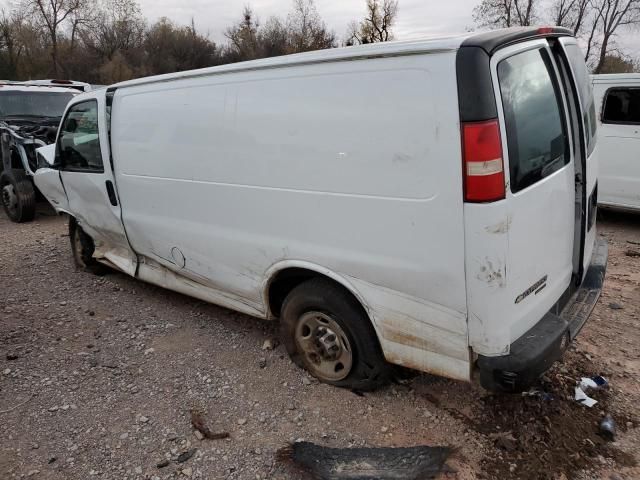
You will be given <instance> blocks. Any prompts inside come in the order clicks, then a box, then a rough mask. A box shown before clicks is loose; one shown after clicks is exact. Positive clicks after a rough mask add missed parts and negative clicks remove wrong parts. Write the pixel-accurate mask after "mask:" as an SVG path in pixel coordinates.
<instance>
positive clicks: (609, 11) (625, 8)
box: [594, 0, 640, 73]
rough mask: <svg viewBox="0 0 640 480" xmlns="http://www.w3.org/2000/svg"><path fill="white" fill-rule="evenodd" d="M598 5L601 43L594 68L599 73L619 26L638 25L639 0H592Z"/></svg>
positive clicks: (639, 17) (639, 23)
mask: <svg viewBox="0 0 640 480" xmlns="http://www.w3.org/2000/svg"><path fill="white" fill-rule="evenodd" d="M594 1H595V4H596V5H598V7H596V8H598V18H599V21H600V29H601V30H600V32H599V33H600V35H601V37H602V43H601V46H600V55H599V57H598V63H597V64H596V68H595V70H594V72H595V73H601V71H602V69H603V68H604V66H605V62H606V59H607V54H608V53H609V49H610V47H611V44H612V42H613V39H614V37H615V35H616V33H617V32H618V30H619V28H620V27H625V26H637V25H640V0H594Z"/></svg>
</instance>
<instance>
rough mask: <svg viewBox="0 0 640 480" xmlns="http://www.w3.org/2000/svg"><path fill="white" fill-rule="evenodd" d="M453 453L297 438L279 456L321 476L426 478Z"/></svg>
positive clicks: (329, 479)
mask: <svg viewBox="0 0 640 480" xmlns="http://www.w3.org/2000/svg"><path fill="white" fill-rule="evenodd" d="M450 453H451V449H450V448H447V447H406V448H327V447H322V446H319V445H314V444H313V443H310V442H297V443H294V444H292V445H289V446H288V447H285V448H283V449H282V450H280V451H279V452H278V458H279V459H280V460H281V461H283V462H289V463H293V464H294V465H295V466H296V467H297V468H299V469H300V470H303V471H305V472H307V473H309V474H310V475H311V476H312V477H313V478H316V479H318V480H342V479H349V480H374V479H376V480H396V479H398V480H400V479H402V480H426V479H430V478H434V477H435V476H436V475H438V474H439V473H440V472H441V471H442V469H443V467H444V462H445V461H446V460H447V458H448V456H449V454H450Z"/></svg>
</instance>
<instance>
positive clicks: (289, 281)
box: [262, 260, 377, 333]
mask: <svg viewBox="0 0 640 480" xmlns="http://www.w3.org/2000/svg"><path fill="white" fill-rule="evenodd" d="M265 277H266V279H267V280H266V282H265V283H264V285H263V289H262V292H263V301H264V305H265V306H266V313H267V317H268V318H278V317H279V316H280V309H281V307H282V303H283V302H284V299H285V298H286V296H287V295H288V294H289V292H291V290H293V289H294V288H295V287H297V286H298V285H300V284H301V283H303V282H305V281H307V280H311V279H312V278H325V279H327V280H329V281H331V282H332V283H334V284H336V285H337V286H339V287H340V288H341V289H342V290H344V291H345V293H347V294H348V295H349V296H351V297H353V299H354V300H355V301H356V302H357V303H358V304H359V305H360V307H361V308H362V310H363V312H364V313H365V315H366V316H367V318H368V319H369V322H371V325H372V326H373V328H374V330H376V333H377V329H376V326H375V322H374V321H373V317H372V315H371V310H370V308H369V306H368V304H367V301H366V300H365V298H364V297H363V296H362V294H361V293H360V292H358V290H357V289H356V288H355V287H354V286H353V284H352V283H351V282H350V281H349V280H348V279H347V278H345V277H344V276H342V275H339V274H337V273H335V272H333V271H332V270H330V269H328V268H325V267H322V266H320V265H316V264H314V263H310V262H305V261H296V260H288V261H283V262H278V263H277V264H275V265H273V266H271V267H270V268H269V270H267V273H266V275H265Z"/></svg>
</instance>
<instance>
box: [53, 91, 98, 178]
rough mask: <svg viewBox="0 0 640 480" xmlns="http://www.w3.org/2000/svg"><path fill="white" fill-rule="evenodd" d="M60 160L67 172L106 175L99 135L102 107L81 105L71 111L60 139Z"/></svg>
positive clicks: (78, 104) (94, 102)
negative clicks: (99, 113)
mask: <svg viewBox="0 0 640 480" xmlns="http://www.w3.org/2000/svg"><path fill="white" fill-rule="evenodd" d="M57 156H59V162H60V165H61V166H62V169H63V170H72V171H86V172H95V173H102V172H104V167H103V163H102V153H101V151H100V137H99V134H98V103H97V102H96V101H95V100H90V101H87V102H82V103H77V104H75V105H73V106H72V107H71V108H69V111H68V112H67V116H66V117H65V119H64V122H63V123H62V131H61V132H60V136H59V139H58V146H57Z"/></svg>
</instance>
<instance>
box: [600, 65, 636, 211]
mask: <svg viewBox="0 0 640 480" xmlns="http://www.w3.org/2000/svg"><path fill="white" fill-rule="evenodd" d="M592 78H593V90H594V96H595V99H596V108H597V109H598V112H599V113H600V121H601V125H600V133H599V136H600V140H599V147H598V148H599V151H600V157H601V158H602V161H601V162H600V175H599V178H600V181H599V182H598V183H599V187H598V190H599V195H598V203H599V204H600V205H602V206H604V207H615V208H618V209H625V210H634V211H640V74H633V73H625V74H615V75H594V76H593V77H592Z"/></svg>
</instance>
